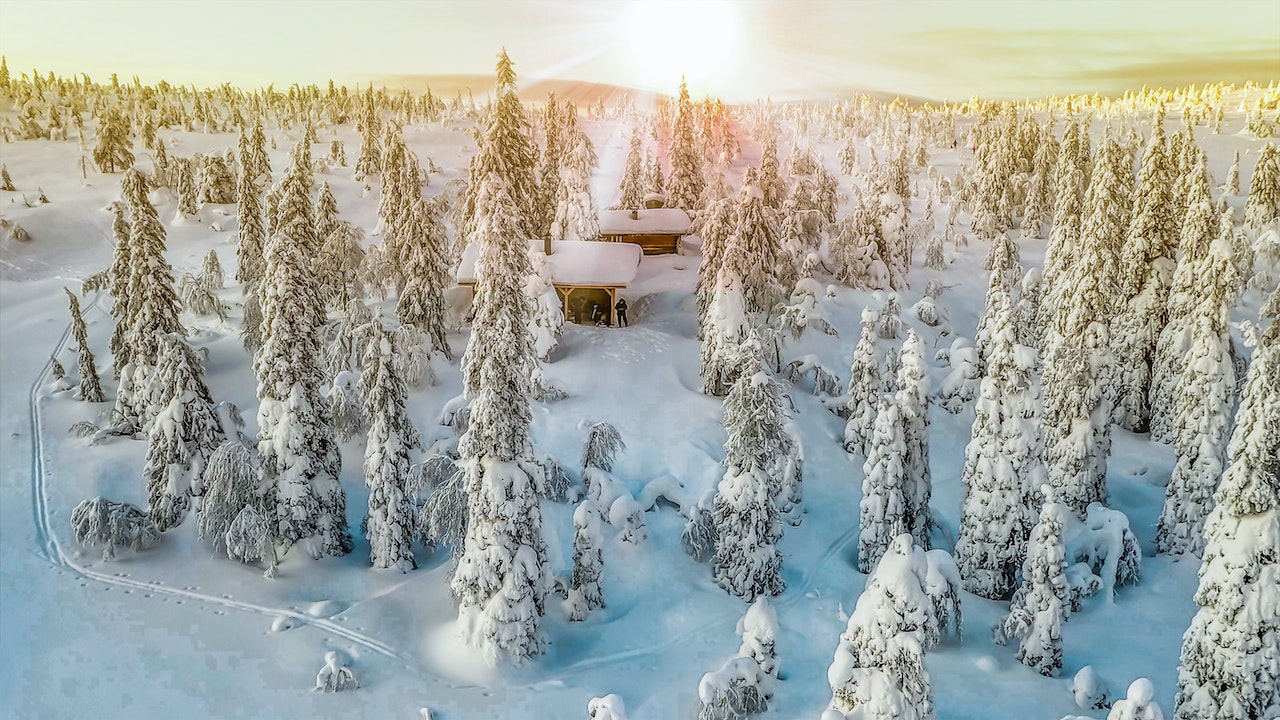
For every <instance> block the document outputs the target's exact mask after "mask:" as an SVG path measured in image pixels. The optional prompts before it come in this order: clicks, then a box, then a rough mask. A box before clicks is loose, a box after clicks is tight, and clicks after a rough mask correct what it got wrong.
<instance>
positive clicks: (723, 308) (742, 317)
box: [700, 266, 750, 396]
mask: <svg viewBox="0 0 1280 720" xmlns="http://www.w3.org/2000/svg"><path fill="white" fill-rule="evenodd" d="M714 287H715V291H714V293H713V295H712V299H711V303H710V304H709V305H708V307H707V312H706V315H705V317H704V319H703V322H702V325H701V332H702V352H701V368H700V373H701V375H702V392H704V393H706V394H707V395H716V396H724V395H727V394H728V392H729V388H730V387H732V386H733V383H734V381H735V380H736V379H737V375H736V373H737V371H738V369H739V367H740V365H739V363H738V353H739V346H740V345H741V343H742V341H743V340H744V339H745V338H746V337H747V333H748V332H749V330H750V323H749V320H748V317H747V312H746V307H745V306H746V301H745V299H744V297H743V293H742V281H741V280H740V279H739V278H738V277H737V276H736V275H735V274H734V273H733V269H732V268H730V267H727V266H726V267H724V268H722V269H721V271H720V275H719V278H718V280H717V282H716V284H715V286H714Z"/></svg>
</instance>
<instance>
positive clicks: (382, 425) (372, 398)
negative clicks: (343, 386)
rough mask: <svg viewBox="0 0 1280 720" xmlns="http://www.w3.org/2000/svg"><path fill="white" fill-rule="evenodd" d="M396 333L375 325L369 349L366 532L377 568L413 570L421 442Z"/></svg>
mask: <svg viewBox="0 0 1280 720" xmlns="http://www.w3.org/2000/svg"><path fill="white" fill-rule="evenodd" d="M394 347H395V343H394V341H393V338H392V335H391V333H389V332H387V330H386V329H385V328H382V327H380V326H375V327H374V328H373V329H372V331H371V332H370V338H369V344H368V346H367V348H366V349H365V355H364V374H363V375H362V376H361V378H360V390H361V392H362V393H363V394H364V414H365V417H367V418H368V420H369V435H368V442H367V444H366V445H365V451H364V479H365V484H366V485H368V486H369V514H368V515H367V516H366V519H365V535H366V536H367V537H368V538H369V560H370V562H372V563H373V566H374V567H375V568H395V569H398V570H400V571H401V572H408V571H410V570H412V569H414V568H415V567H417V562H416V561H415V560H414V557H413V550H412V549H411V548H410V544H411V543H412V535H413V521H414V513H413V499H412V498H411V497H410V494H409V491H408V482H409V472H410V463H409V451H410V450H412V449H413V448H415V447H420V446H421V444H422V440H421V437H420V436H419V435H418V430H417V428H415V427H414V426H413V423H412V422H411V421H410V420H409V415H408V412H407V411H406V410H405V396H406V394H407V390H406V389H405V385H404V382H403V381H402V380H401V379H400V377H399V375H397V374H396V371H395V364H394V362H393V358H392V354H393V353H394V352H395V350H394Z"/></svg>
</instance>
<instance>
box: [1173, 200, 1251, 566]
mask: <svg viewBox="0 0 1280 720" xmlns="http://www.w3.org/2000/svg"><path fill="white" fill-rule="evenodd" d="M1228 212H1229V211H1228ZM1199 265H1200V271H1199V272H1198V273H1197V275H1198V278H1199V283H1198V284H1199V288H1198V290H1197V295H1198V296H1199V302H1198V303H1197V306H1196V308H1195V310H1194V323H1195V324H1194V325H1193V326H1192V328H1191V341H1190V342H1191V345H1190V351H1189V352H1188V353H1187V355H1185V356H1183V358H1182V360H1181V361H1180V364H1181V365H1182V372H1181V373H1180V376H1179V378H1178V382H1177V385H1176V386H1175V392H1176V398H1175V402H1174V406H1173V409H1174V412H1175V418H1174V421H1173V423H1172V424H1173V431H1174V450H1175V458H1176V460H1175V462H1174V467H1173V476H1172V477H1171V478H1170V479H1169V485H1168V486H1167V488H1166V494H1165V504H1164V510H1163V512H1162V513H1161V515H1160V523H1159V526H1158V529H1157V533H1156V544H1157V547H1158V549H1159V551H1160V552H1162V553H1171V554H1181V553H1184V552H1191V553H1196V554H1199V552H1200V551H1201V549H1202V548H1203V542H1204V533H1203V527H1204V520H1205V516H1206V515H1207V514H1208V512H1209V510H1210V506H1211V501H1212V495H1213V490H1214V488H1215V487H1216V486H1217V484H1218V479H1219V478H1220V477H1221V475H1222V470H1223V467H1224V465H1225V459H1226V458H1225V450H1226V445H1227V434H1228V431H1229V427H1230V426H1229V416H1230V411H1231V406H1232V404H1233V403H1234V401H1235V389H1236V376H1235V368H1234V367H1233V365H1232V358H1231V355H1232V353H1231V334H1230V331H1231V329H1230V326H1229V324H1228V323H1229V321H1230V317H1231V309H1232V308H1233V307H1234V306H1235V300H1236V297H1237V288H1238V287H1239V286H1238V284H1237V283H1236V282H1235V277H1236V268H1235V264H1234V262H1233V256H1232V247H1231V228H1230V225H1229V224H1227V225H1226V227H1225V232H1224V233H1222V234H1220V235H1219V236H1218V238H1217V239H1215V240H1214V241H1213V245H1212V246H1210V248H1209V254H1208V256H1207V257H1206V258H1205V259H1204V260H1203V261H1202V262H1201V263H1199Z"/></svg>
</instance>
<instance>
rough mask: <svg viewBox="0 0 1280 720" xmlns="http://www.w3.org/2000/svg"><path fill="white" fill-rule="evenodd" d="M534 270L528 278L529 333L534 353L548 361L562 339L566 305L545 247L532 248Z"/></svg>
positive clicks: (525, 289)
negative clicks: (552, 274)
mask: <svg viewBox="0 0 1280 720" xmlns="http://www.w3.org/2000/svg"><path fill="white" fill-rule="evenodd" d="M529 266H530V268H531V269H532V272H530V273H529V278H528V279H527V280H526V281H525V285H524V294H525V298H526V299H527V300H528V302H529V306H530V308H531V309H530V312H529V333H530V334H531V335H532V336H533V354H534V356H536V357H537V359H538V361H539V362H546V361H547V360H548V359H549V358H550V357H551V351H552V350H555V348H556V345H557V344H558V343H559V342H560V333H561V332H562V331H563V329H564V305H563V303H561V301H560V295H559V294H558V293H556V288H555V285H553V284H552V283H551V268H550V267H549V266H547V256H546V255H544V254H542V251H541V250H538V249H531V250H530V251H529Z"/></svg>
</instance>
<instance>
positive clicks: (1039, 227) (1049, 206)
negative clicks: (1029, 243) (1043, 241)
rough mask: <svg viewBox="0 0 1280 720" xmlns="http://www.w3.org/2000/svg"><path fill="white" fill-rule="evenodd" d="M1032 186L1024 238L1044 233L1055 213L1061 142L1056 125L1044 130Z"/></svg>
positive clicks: (1023, 228)
mask: <svg viewBox="0 0 1280 720" xmlns="http://www.w3.org/2000/svg"><path fill="white" fill-rule="evenodd" d="M1032 166H1033V170H1032V174H1031V185H1030V187H1028V188H1027V205H1026V210H1025V211H1024V212H1023V215H1022V237H1024V238H1039V237H1042V236H1043V235H1044V225H1045V221H1046V220H1048V219H1049V218H1050V216H1051V215H1052V214H1053V187H1054V178H1055V177H1056V175H1057V169H1058V142H1057V141H1056V140H1055V139H1054V138H1053V130H1052V127H1051V126H1049V125H1047V126H1046V127H1044V128H1043V129H1042V130H1041V137H1040V143H1039V144H1038V145H1037V146H1036V152H1035V157H1034V159H1033V160H1032Z"/></svg>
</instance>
